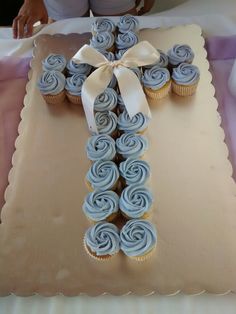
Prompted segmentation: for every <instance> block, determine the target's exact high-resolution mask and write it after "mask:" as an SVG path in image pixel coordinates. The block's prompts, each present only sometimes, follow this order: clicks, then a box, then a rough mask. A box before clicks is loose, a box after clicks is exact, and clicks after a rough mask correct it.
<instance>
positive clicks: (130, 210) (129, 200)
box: [119, 184, 153, 218]
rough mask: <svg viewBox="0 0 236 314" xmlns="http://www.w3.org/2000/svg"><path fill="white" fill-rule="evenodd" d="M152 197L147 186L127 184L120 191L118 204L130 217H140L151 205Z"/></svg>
mask: <svg viewBox="0 0 236 314" xmlns="http://www.w3.org/2000/svg"><path fill="white" fill-rule="evenodd" d="M152 203H153V197H152V194H151V192H150V190H149V189H148V188H146V187H145V186H144V185H141V184H135V185H129V186H127V187H126V188H125V189H124V190H123V191H122V193H121V197H120V201H119V206H120V209H121V211H122V212H123V213H124V214H125V215H126V216H128V217H130V218H141V217H142V216H143V215H144V214H145V213H146V212H147V211H148V210H149V209H150V208H151V206H152Z"/></svg>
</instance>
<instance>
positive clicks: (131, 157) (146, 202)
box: [38, 15, 200, 261]
mask: <svg viewBox="0 0 236 314" xmlns="http://www.w3.org/2000/svg"><path fill="white" fill-rule="evenodd" d="M91 32H92V38H91V39H90V46H91V47H93V48H95V49H97V50H98V51H99V52H100V53H102V54H103V55H104V56H105V57H106V58H107V59H108V60H109V61H111V62H112V61H115V60H119V59H120V58H122V56H123V55H124V54H125V53H126V51H127V50H128V49H130V48H131V47H133V46H134V45H136V44H137V43H138V42H139V22H138V20H137V18H135V17H134V16H131V15H125V16H122V17H121V18H120V20H119V22H118V23H117V25H115V24H114V22H113V21H111V20H110V19H107V18H97V19H96V21H95V22H94V23H93V24H92V30H91ZM157 50H158V52H159V54H160V59H159V61H158V63H156V64H151V65H146V66H143V67H140V68H130V70H131V71H133V72H134V73H135V75H136V76H137V78H138V79H139V81H140V84H141V85H142V86H143V89H144V92H145V94H146V96H147V97H148V98H150V99H154V100H160V99H162V98H164V97H166V96H167V95H168V94H169V92H170V91H171V90H172V91H173V93H175V94H176V95H179V96H190V95H193V94H194V93H195V92H196V89H197V85H198V82H199V78H200V72H199V69H198V68H197V66H195V65H193V64H192V62H193V60H194V53H193V51H192V49H191V47H189V46H188V45H175V46H174V47H172V48H170V49H169V50H168V51H167V52H166V53H165V52H163V51H162V50H160V49H157ZM42 70H43V72H42V74H41V76H40V78H39V80H38V88H39V90H40V92H41V94H42V96H43V97H44V99H45V101H46V102H47V103H49V104H57V103H58V102H62V101H64V100H65V99H66V98H67V100H68V101H70V102H72V103H74V104H78V105H81V104H82V100H81V89H82V86H83V83H84V81H85V80H86V79H87V77H88V76H89V75H90V74H91V72H92V71H93V70H94V68H93V67H92V66H91V65H89V64H77V63H76V62H74V61H73V60H72V59H71V60H68V61H67V60H66V59H65V57H64V56H62V55H58V54H50V55H49V56H48V57H47V58H46V59H45V60H43V61H42ZM137 101H138V100H137ZM134 105H135V104H134ZM94 115H95V122H96V126H97V130H98V134H93V133H92V134H91V137H90V138H89V139H88V141H87V145H86V153H87V157H88V159H89V160H90V161H91V166H90V168H89V169H88V171H87V174H86V178H85V184H86V186H87V188H88V194H87V195H86V197H85V199H84V203H83V208H82V210H83V212H84V214H85V215H86V217H87V218H88V220H89V221H90V222H91V224H92V226H91V227H90V228H89V229H88V230H87V231H86V233H85V236H84V247H85V250H86V252H87V253H88V254H89V255H90V256H92V257H93V258H95V259H97V260H106V259H108V258H110V257H112V256H113V255H115V254H117V253H119V252H120V251H121V252H122V253H123V254H124V255H125V256H127V257H129V258H132V259H135V260H137V261H143V260H146V258H148V257H149V256H150V255H151V254H152V252H153V251H154V249H155V247H156V243H157V232H156V229H155V227H154V225H153V224H152V223H151V222H150V221H148V220H147V219H148V218H149V217H150V213H151V211H152V208H153V196H152V193H151V191H150V189H149V187H148V180H149V178H150V173H151V170H150V166H149V164H148V162H147V161H146V160H145V154H146V152H147V150H148V139H147V138H146V137H145V135H144V133H145V131H146V130H147V128H148V124H149V118H148V117H147V116H145V115H144V114H143V113H141V112H139V113H137V114H136V115H135V116H134V117H132V118H130V116H129V114H128V112H127V111H126V107H125V104H124V102H123V99H122V96H121V95H120V92H119V87H118V84H117V80H116V77H115V76H114V75H113V77H112V79H111V81H110V83H109V85H108V86H107V88H106V89H105V90H104V91H103V92H102V93H101V94H100V95H98V96H97V97H96V99H95V101H94ZM120 221H122V227H120V226H121V224H120Z"/></svg>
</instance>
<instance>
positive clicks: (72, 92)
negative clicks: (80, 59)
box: [65, 73, 87, 105]
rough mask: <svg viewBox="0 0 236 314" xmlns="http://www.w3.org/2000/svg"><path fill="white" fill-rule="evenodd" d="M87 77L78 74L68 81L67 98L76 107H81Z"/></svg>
mask: <svg viewBox="0 0 236 314" xmlns="http://www.w3.org/2000/svg"><path fill="white" fill-rule="evenodd" d="M86 78H87V76H86V75H84V74H80V73H76V74H74V75H72V76H70V77H68V78H67V79H66V86H65V89H66V96H67V98H68V99H69V101H70V102H72V103H73V104H76V105H81V104H82V100H81V90H82V86H83V84H84V81H85V80H86Z"/></svg>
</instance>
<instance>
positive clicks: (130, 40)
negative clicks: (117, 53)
mask: <svg viewBox="0 0 236 314" xmlns="http://www.w3.org/2000/svg"><path fill="white" fill-rule="evenodd" d="M137 43H138V36H137V35H136V34H135V33H134V32H131V31H128V32H126V33H124V34H118V36H117V38H116V48H117V50H126V49H129V48H131V47H133V46H134V45H136V44H137Z"/></svg>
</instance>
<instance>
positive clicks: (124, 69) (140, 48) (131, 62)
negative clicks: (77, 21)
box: [72, 41, 160, 133]
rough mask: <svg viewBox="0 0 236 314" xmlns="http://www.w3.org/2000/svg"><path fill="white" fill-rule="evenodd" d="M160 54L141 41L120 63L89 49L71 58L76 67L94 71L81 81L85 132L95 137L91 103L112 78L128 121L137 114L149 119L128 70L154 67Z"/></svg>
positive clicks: (135, 79) (143, 99)
mask: <svg viewBox="0 0 236 314" xmlns="http://www.w3.org/2000/svg"><path fill="white" fill-rule="evenodd" d="M159 58H160V54H159V53H158V51H157V50H156V49H155V48H154V47H153V46H152V45H151V44H149V42H147V41H142V42H140V43H138V44H137V45H135V46H133V47H132V48H130V49H128V50H127V51H126V52H125V53H124V54H123V56H122V58H121V59H120V60H116V61H109V60H107V58H106V57H105V56H104V55H103V54H101V53H100V52H98V51H97V50H96V49H94V48H92V47H90V46H89V45H84V46H83V47H82V48H81V49H80V50H79V51H78V52H77V53H76V54H75V55H74V56H73V58H72V59H73V61H74V62H76V63H88V64H90V65H92V66H93V67H95V68H97V69H96V70H95V71H94V72H93V73H92V74H90V76H89V77H88V78H87V79H86V80H85V82H84V84H83V86H82V90H81V97H82V103H83V107H84V112H85V115H86V119H87V123H88V126H89V129H90V130H91V131H92V132H94V133H98V131H97V126H96V122H95V117H94V101H95V99H96V97H97V96H98V95H100V94H101V93H102V92H104V90H105V89H106V87H107V86H108V84H109V83H110V81H111V79H112V75H113V73H114V75H115V76H116V79H117V82H118V86H119V89H120V94H121V97H122V99H123V101H124V104H125V107H126V110H127V112H128V114H129V116H130V118H132V117H133V116H134V115H135V114H137V113H138V112H142V113H143V114H145V115H147V116H149V117H151V112H150V109H149V106H148V102H147V99H146V96H145V94H144V92H143V89H142V86H141V84H140V81H139V79H138V77H137V76H136V74H135V73H134V72H133V71H132V70H130V69H129V68H135V67H140V66H145V65H150V64H153V63H157V62H158V61H159Z"/></svg>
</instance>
